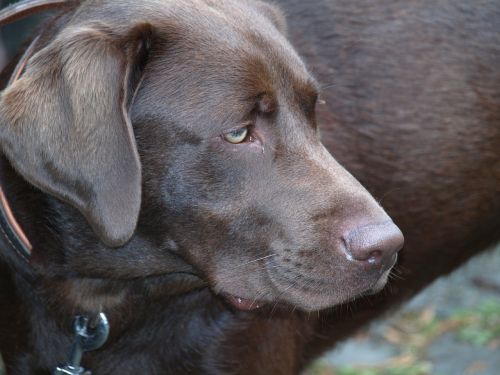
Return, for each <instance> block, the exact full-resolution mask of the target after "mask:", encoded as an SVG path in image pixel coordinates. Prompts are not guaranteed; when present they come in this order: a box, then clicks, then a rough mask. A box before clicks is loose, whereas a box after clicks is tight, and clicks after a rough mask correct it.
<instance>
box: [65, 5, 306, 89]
mask: <svg viewBox="0 0 500 375" xmlns="http://www.w3.org/2000/svg"><path fill="white" fill-rule="evenodd" d="M89 20H91V23H95V24H99V25H105V26H109V27H110V28H112V29H113V30H115V31H116V32H117V33H118V34H125V33H126V31H127V29H129V28H130V27H132V26H133V25H134V24H140V23H149V24H151V25H152V26H153V27H154V29H155V30H156V32H157V33H158V35H159V36H161V37H162V38H163V40H165V41H166V45H168V44H172V42H178V46H179V45H181V46H182V45H183V46H184V47H185V48H187V49H191V50H193V51H196V52H197V53H196V57H197V58H200V59H203V58H206V57H207V58H208V57H209V59H210V63H211V64H219V68H225V69H226V70H227V69H231V68H234V67H235V66H238V68H241V67H242V66H245V64H246V65H247V66H249V68H250V69H252V68H255V67H256V66H257V65H260V66H261V67H262V66H264V65H267V67H268V69H267V70H268V71H274V72H275V73H278V74H280V75H281V76H286V79H287V80H288V81H291V80H295V81H297V82H298V83H299V86H300V84H303V83H307V82H309V81H310V76H309V73H308V72H307V69H306V68H305V66H304V64H303V63H302V61H301V59H300V58H299V57H298V55H297V53H296V52H295V50H294V49H293V48H292V46H291V45H290V44H289V42H288V41H287V39H286V37H285V36H284V35H283V34H282V33H281V32H280V31H279V30H278V29H277V27H276V25H275V24H274V23H273V21H272V20H271V18H269V17H267V16H266V15H265V14H264V13H263V12H262V11H261V9H260V8H259V7H258V6H256V4H255V2H253V1H251V0H144V1H140V2H137V1H131V0H122V1H118V0H94V1H87V2H85V3H83V4H82V6H81V7H80V9H79V11H78V12H77V14H75V16H74V17H73V20H72V21H71V22H70V24H73V25H74V26H77V27H78V26H79V27H81V26H82V24H83V23H84V22H85V23H87V24H88V22H89ZM238 60H239V61H238ZM257 60H260V63H259V64H256V61H257ZM232 62H234V64H233V63H232ZM207 63H208V62H207ZM222 70H224V69H222ZM233 70H234V69H233ZM260 71H261V72H262V69H260ZM235 73H236V71H235ZM243 73H246V71H243Z"/></svg>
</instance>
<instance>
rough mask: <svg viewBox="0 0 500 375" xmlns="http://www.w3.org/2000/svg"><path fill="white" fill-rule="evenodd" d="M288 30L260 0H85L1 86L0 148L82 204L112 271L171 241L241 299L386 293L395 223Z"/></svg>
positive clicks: (27, 173) (305, 303)
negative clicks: (328, 144) (346, 153)
mask: <svg viewBox="0 0 500 375" xmlns="http://www.w3.org/2000/svg"><path fill="white" fill-rule="evenodd" d="M284 28H285V26H284V21H283V17H282V16H281V15H280V13H279V12H278V11H277V10H276V9H274V8H273V7H271V6H268V5H266V4H264V3H260V2H253V1H232V0H217V1H211V0H204V1H195V0H185V1H159V0H148V1H141V2H129V1H112V0H105V1H100V2H90V1H89V2H83V4H82V5H81V6H80V7H79V8H78V9H77V10H76V11H75V12H73V13H72V14H71V17H67V18H66V21H65V22H64V24H63V25H62V26H60V27H59V30H58V31H57V32H56V33H54V35H53V36H51V37H50V39H49V40H48V41H46V43H45V45H44V46H43V48H40V49H39V50H38V52H36V53H35V54H34V55H33V56H32V57H31V58H30V59H29V62H28V64H27V67H26V69H25V72H24V74H23V75H22V76H21V77H20V78H19V79H18V80H17V81H16V82H14V83H13V84H12V85H11V86H10V87H8V88H7V89H6V90H5V91H4V92H3V93H2V98H1V102H0V122H1V129H0V141H1V146H2V150H3V152H4V153H5V155H6V156H7V157H8V159H9V160H10V162H11V164H12V165H13V166H14V167H15V169H16V170H17V171H18V172H19V173H20V174H21V175H22V176H23V177H24V178H25V179H26V180H28V181H29V182H31V183H32V184H33V185H35V186H37V187H38V188H40V189H42V190H43V191H45V192H47V193H49V194H51V195H53V196H55V197H57V198H58V199H60V200H62V201H64V202H66V203H67V204H69V206H71V207H74V208H76V209H78V210H79V212H80V214H81V215H83V216H84V217H85V218H86V220H87V222H88V224H89V225H90V226H91V227H92V229H93V231H94V232H95V234H96V235H97V236H98V237H99V238H100V239H101V240H102V242H104V243H105V244H107V245H108V248H104V246H103V249H102V250H99V251H101V256H102V257H103V258H106V259H112V260H114V262H115V264H116V269H117V270H116V271H115V270H113V269H111V270H108V271H107V272H108V275H109V277H111V278H112V277H113V275H114V272H118V269H119V268H120V266H121V264H122V263H123V264H124V263H125V262H127V264H128V267H129V268H130V267H131V266H130V264H134V262H136V263H137V267H138V269H139V268H140V269H142V270H143V269H147V268H148V267H151V268H154V267H156V268H155V269H157V265H155V266H153V265H152V263H151V264H150V263H148V261H151V262H153V260H154V259H155V257H156V256H157V254H158V252H164V253H170V254H175V255H176V256H179V257H181V258H183V259H184V260H186V261H187V262H188V263H189V264H190V265H192V266H193V267H194V268H195V269H196V270H197V271H198V272H199V274H200V276H201V277H202V278H204V279H205V280H207V281H208V282H209V283H210V285H211V286H212V288H213V290H214V291H215V292H217V293H221V294H224V295H226V296H228V298H229V299H230V300H231V301H232V302H233V303H234V304H236V305H237V306H239V307H241V308H250V307H251V306H252V305H253V304H252V303H250V302H249V301H254V302H255V301H258V302H255V305H257V303H261V302H271V301H272V302H275V301H281V302H285V303H289V304H294V305H297V306H299V307H301V308H303V309H306V310H313V309H320V308H324V307H327V306H332V305H335V304H338V303H341V302H344V301H346V300H349V299H352V298H353V297H355V296H358V295H360V294H363V293H368V292H373V291H376V290H379V289H380V288H381V287H382V286H383V285H384V284H385V281H386V279H387V274H388V272H389V270H390V268H391V267H392V265H393V264H394V262H395V259H396V252H397V251H398V250H399V249H400V248H401V246H402V235H401V232H400V231H399V229H398V228H397V227H396V226H395V225H394V224H393V223H392V221H391V220H390V218H389V217H388V216H387V215H386V214H385V213H384V211H383V210H382V209H381V208H380V206H379V205H378V204H377V202H376V201H375V200H374V199H373V198H372V197H371V195H370V194H369V193H368V192H367V191H366V190H365V189H364V188H363V187H362V186H361V185H360V184H359V183H358V182H357V181H356V180H355V179H354V178H353V177H352V176H351V175H350V174H349V173H348V172H347V171H346V170H345V169H344V168H342V167H341V166H340V165H339V164H338V163H337V162H336V161H335V160H334V159H333V158H332V156H331V155H330V154H329V152H328V151H327V150H326V149H325V148H324V146H323V145H322V144H321V141H320V136H319V130H318V126H317V124H316V121H315V105H316V102H317V98H318V92H319V89H318V84H317V83H316V82H315V80H314V79H313V78H312V76H311V75H310V73H309V72H308V70H307V68H306V67H305V65H304V63H303V62H302V60H301V59H300V57H299V56H298V55H297V53H296V52H295V51H294V49H293V48H292V47H291V45H290V44H289V42H288V41H287V40H286V37H285V35H284V33H285V30H284ZM73 230H79V231H81V230H82V229H81V228H78V229H76V228H74V229H73ZM134 233H135V234H134ZM151 238H154V243H152V242H153V241H149V242H147V241H145V239H151ZM146 242H147V243H146ZM109 247H118V249H109ZM132 247H133V248H135V249H137V248H140V251H138V252H135V253H134V254H136V257H137V258H135V259H134V258H133V257H132V258H130V257H129V258H128V259H126V260H125V259H124V256H123V252H126V251H127V249H130V248H132ZM79 250H80V252H77V251H73V252H71V253H69V254H66V258H65V260H64V261H65V262H67V263H68V264H72V262H73V263H75V262H76V263H77V262H78V260H77V258H78V257H85V256H86V255H85V254H84V253H85V251H87V249H79ZM96 251H97V250H96ZM105 253H106V254H105ZM97 254H98V255H99V253H97ZM121 254H122V255H121ZM126 254H130V253H126ZM96 262H99V260H96ZM90 272H91V270H90V268H89V271H88V273H90ZM79 273H80V275H83V276H85V274H86V270H85V268H80V269H79Z"/></svg>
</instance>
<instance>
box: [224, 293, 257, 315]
mask: <svg viewBox="0 0 500 375" xmlns="http://www.w3.org/2000/svg"><path fill="white" fill-rule="evenodd" d="M221 296H222V298H224V300H225V301H226V302H227V303H228V304H230V305H231V306H233V307H234V308H236V309H237V310H242V311H252V310H257V309H259V308H261V307H262V306H264V304H265V303H264V302H261V301H257V300H255V299H252V300H250V299H246V298H242V297H238V296H235V295H232V294H229V293H222V294H221Z"/></svg>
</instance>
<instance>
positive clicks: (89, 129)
mask: <svg viewBox="0 0 500 375" xmlns="http://www.w3.org/2000/svg"><path fill="white" fill-rule="evenodd" d="M137 30H140V32H138V31H137ZM148 30H149V32H150V29H149V28H148V27H145V26H144V25H141V27H140V28H138V29H137V28H136V29H135V30H133V31H132V32H131V33H130V34H129V35H127V37H123V38H119V37H117V36H116V35H115V34H113V32H112V31H111V30H109V29H106V28H105V27H102V26H98V25H97V26H96V25H92V26H79V27H68V28H66V29H65V30H63V32H61V33H59V34H58V36H57V37H56V38H55V39H54V40H53V41H52V42H51V43H50V44H49V45H47V46H46V47H45V48H43V49H41V50H40V51H39V52H37V53H36V54H35V55H34V56H33V57H32V58H31V59H30V60H29V62H28V65H27V67H26V71H25V72H24V74H23V75H22V76H21V78H20V79H19V80H17V81H15V82H14V83H13V84H12V85H11V86H10V87H8V88H7V89H6V90H5V91H4V92H3V93H2V95H1V98H0V145H1V148H2V151H3V152H4V154H5V155H6V156H7V158H8V159H9V161H10V162H11V164H12V165H13V166H14V168H15V169H16V170H17V171H18V172H19V173H20V174H21V175H22V176H23V177H24V178H26V179H27V180H28V181H29V182H31V183H32V184H34V185H35V186H37V187H39V188H40V189H42V190H44V191H46V192H48V193H50V194H52V195H54V196H56V197H58V198H60V199H62V200H64V201H66V202H68V203H69V204H71V205H73V206H74V207H76V208H77V209H78V210H79V211H80V212H81V213H82V214H83V215H84V216H85V217H86V219H87V221H88V222H89V224H90V225H91V226H92V228H93V229H94V231H95V232H96V234H97V235H98V236H99V237H100V238H101V240H102V241H103V242H104V243H106V244H107V245H109V246H120V245H122V244H124V243H125V242H126V241H127V240H129V239H130V237H131V236H132V235H133V232H134V230H135V227H136V224H137V219H138V215H139V209H140V205H141V166H140V161H139V156H138V152H137V148H136V144H135V139H134V135H133V131H132V126H131V123H130V120H129V117H128V113H127V109H126V103H127V96H128V92H129V89H130V88H129V87H128V86H129V81H130V82H131V81H132V79H131V78H130V76H131V75H132V74H133V73H132V72H135V71H136V70H137V69H135V68H136V67H135V65H134V64H135V60H136V58H137V54H138V51H140V49H141V48H140V47H141V43H143V38H142V37H144V38H147V37H148ZM117 39H120V40H117Z"/></svg>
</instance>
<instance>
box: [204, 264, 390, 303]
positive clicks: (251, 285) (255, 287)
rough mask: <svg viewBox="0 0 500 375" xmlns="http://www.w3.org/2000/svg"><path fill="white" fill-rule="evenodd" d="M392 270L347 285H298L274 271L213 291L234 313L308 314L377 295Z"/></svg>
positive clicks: (325, 280) (326, 282) (321, 282)
mask: <svg viewBox="0 0 500 375" xmlns="http://www.w3.org/2000/svg"><path fill="white" fill-rule="evenodd" d="M391 270H392V266H391V267H390V268H389V269H387V270H386V271H384V272H383V273H382V274H379V275H378V276H376V275H374V277H367V275H364V277H360V278H359V279H355V280H350V281H342V280H331V279H328V278H318V279H317V280H316V279H314V280H313V279H311V278H309V279H307V281H304V282H300V281H299V280H297V279H295V280H289V279H287V278H286V277H284V276H283V275H281V274H280V273H279V272H276V269H274V271H275V272H268V273H267V275H266V277H262V278H261V277H255V276H256V275H253V278H251V279H249V280H246V281H245V280H242V279H238V278H236V279H233V281H232V282H231V283H229V284H226V283H220V284H216V285H217V287H214V288H213V290H214V292H215V293H216V294H218V295H219V296H220V297H222V298H223V299H224V300H225V301H226V303H227V304H228V305H230V306H232V307H233V308H234V309H237V310H242V311H253V310H258V309H260V308H263V307H265V306H273V309H275V308H276V307H279V306H283V307H292V308H293V309H299V310H302V311H306V312H311V311H319V310H324V309H327V308H331V307H335V306H337V305H340V304H343V303H347V302H350V301H353V300H355V299H357V298H360V297H364V296H369V295H372V294H376V293H378V292H380V291H381V290H382V289H383V288H384V286H385V285H386V284H387V280H388V278H389V274H390V272H391ZM262 276H263V275H262ZM257 280H258V281H257ZM226 281H227V280H226ZM222 284H225V285H222Z"/></svg>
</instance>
